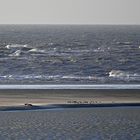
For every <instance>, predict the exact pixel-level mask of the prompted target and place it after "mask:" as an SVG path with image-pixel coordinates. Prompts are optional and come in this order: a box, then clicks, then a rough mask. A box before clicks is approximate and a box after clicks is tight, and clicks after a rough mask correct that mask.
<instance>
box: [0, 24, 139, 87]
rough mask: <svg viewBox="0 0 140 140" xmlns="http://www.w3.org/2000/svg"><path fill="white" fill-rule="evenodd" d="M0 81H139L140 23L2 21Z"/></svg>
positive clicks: (104, 82) (39, 82) (0, 28)
mask: <svg viewBox="0 0 140 140" xmlns="http://www.w3.org/2000/svg"><path fill="white" fill-rule="evenodd" d="M0 84H90V85H91V84H140V26H115V25H114V26H113V25H112V26H111V25H104V26H101V25H98V26H97V25H0Z"/></svg>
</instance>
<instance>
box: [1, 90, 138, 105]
mask: <svg viewBox="0 0 140 140" xmlns="http://www.w3.org/2000/svg"><path fill="white" fill-rule="evenodd" d="M26 103H30V104H33V105H50V104H73V103H74V104H75V103H76V104H98V103H100V104H102V103H140V94H139V89H129V90H128V89H116V90H114V89H106V90H103V89H85V90H84V89H81V90H80V89H77V90H76V89H75V90H74V89H70V90H68V89H40V90H37V89H30V90H29V89H28V90H26V89H24V90H21V89H15V90H14V89H12V90H10V89H3V90H2V89H1V90H0V106H18V105H24V104H26Z"/></svg>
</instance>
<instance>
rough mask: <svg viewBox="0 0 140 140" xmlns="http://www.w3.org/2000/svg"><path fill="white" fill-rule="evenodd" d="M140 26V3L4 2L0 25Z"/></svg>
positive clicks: (111, 0) (87, 0)
mask: <svg viewBox="0 0 140 140" xmlns="http://www.w3.org/2000/svg"><path fill="white" fill-rule="evenodd" d="M5 23H6V24H11V23H13V24H19V23H22V24H28V23H29V24H140V0H0V24H5Z"/></svg>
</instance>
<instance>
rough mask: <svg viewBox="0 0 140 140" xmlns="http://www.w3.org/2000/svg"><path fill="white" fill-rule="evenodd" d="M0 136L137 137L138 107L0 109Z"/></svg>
mask: <svg viewBox="0 0 140 140" xmlns="http://www.w3.org/2000/svg"><path fill="white" fill-rule="evenodd" d="M0 118H1V119H0V138H1V139H7V140H8V139H23V140H26V139H31V140H36V139H37V140H38V139H46V140H50V139H51V140H56V139H57V140H65V139H70V140H71V139H72V140H106V139H113V140H118V139H119V140H126V139H127V140H132V139H135V140H136V139H140V121H139V118H140V108H139V107H121V108H119V107H118V108H89V109H88V108H86V109H84V108H83V109H78V108H77V109H64V110H48V111H25V112H0Z"/></svg>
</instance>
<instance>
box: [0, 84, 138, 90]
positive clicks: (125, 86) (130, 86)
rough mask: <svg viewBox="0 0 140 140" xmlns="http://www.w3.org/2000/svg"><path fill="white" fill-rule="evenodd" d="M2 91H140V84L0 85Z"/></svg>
mask: <svg viewBox="0 0 140 140" xmlns="http://www.w3.org/2000/svg"><path fill="white" fill-rule="evenodd" d="M2 89H140V84H97V85H95V84H94V85H88V84H87V85H72V84H71V85H70V84H69V85H67V84H61V85H59V84H55V85H0V90H2Z"/></svg>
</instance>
